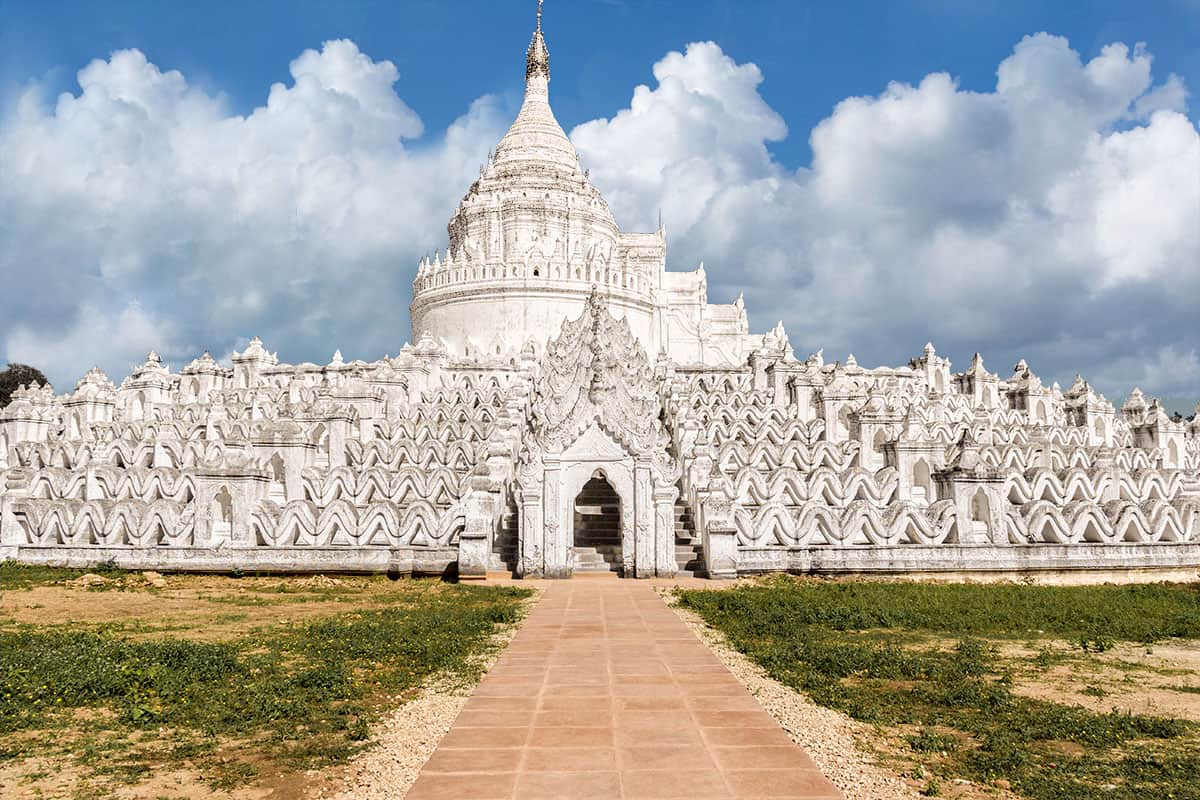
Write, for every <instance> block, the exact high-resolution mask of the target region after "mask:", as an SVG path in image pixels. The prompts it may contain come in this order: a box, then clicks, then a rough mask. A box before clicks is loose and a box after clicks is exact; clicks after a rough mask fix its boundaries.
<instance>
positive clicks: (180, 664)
mask: <svg viewBox="0 0 1200 800" xmlns="http://www.w3.org/2000/svg"><path fill="white" fill-rule="evenodd" d="M528 594H529V592H528V591H526V590H522V589H515V588H503V587H479V586H444V585H441V584H433V583H421V582H403V583H401V584H398V585H397V587H396V591H395V595H396V599H400V600H402V602H394V603H385V604H382V607H376V608H368V609H364V610H361V611H355V612H351V613H342V614H337V615H334V616H329V617H325V618H318V619H315V620H313V621H306V622H304V623H297V624H291V625H277V626H273V627H264V628H262V629H260V630H258V631H256V632H255V633H254V634H253V635H247V636H243V637H241V638H237V639H234V640H230V641H217V642H208V641H190V640H188V639H186V638H179V637H176V638H170V639H149V640H147V639H142V638H138V639H132V638H128V637H127V636H126V635H124V633H123V632H119V631H116V630H112V629H107V628H105V627H103V626H101V627H97V628H91V629H79V628H72V627H70V626H64V625H58V626H54V627H34V626H18V627H10V628H8V629H0V748H6V747H9V746H10V745H9V744H8V743H9V742H15V741H17V739H18V738H19V735H21V734H22V733H23V732H28V731H38V730H46V729H52V728H56V727H66V728H70V727H72V726H76V727H78V726H77V724H76V720H77V714H76V712H77V710H80V709H87V710H103V711H104V712H106V713H103V714H101V715H99V716H100V717H101V718H102V719H101V720H100V721H99V722H97V723H96V725H94V726H92V727H93V728H94V729H95V732H94V733H92V734H89V735H87V736H85V737H84V738H83V739H82V740H81V741H78V742H76V743H75V745H74V746H73V747H72V748H71V749H72V751H73V752H74V753H75V754H76V758H77V759H78V761H79V762H80V763H82V764H84V765H85V766H87V767H88V768H89V770H90V773H91V774H92V775H94V776H105V777H107V778H110V779H111V780H113V781H116V782H119V783H129V782H136V781H137V780H140V779H141V778H143V777H144V776H145V774H146V772H147V770H149V769H150V768H151V767H150V765H152V764H153V763H161V762H163V761H173V762H175V763H178V761H179V759H180V758H182V759H186V760H189V761H192V762H193V763H195V764H196V765H197V766H198V767H199V768H200V770H201V772H202V774H204V775H205V777H206V779H207V780H209V782H210V783H211V785H212V786H213V787H214V788H229V787H230V786H233V785H238V784H240V783H244V782H246V781H247V780H250V779H251V778H252V777H253V774H255V773H256V770H257V767H256V766H255V764H256V763H257V762H259V761H261V760H263V759H266V760H267V761H270V762H274V763H276V764H277V765H279V766H281V767H282V768H286V769H295V770H303V769H310V768H315V767H319V766H324V765H327V764H332V763H338V762H341V761H344V760H345V759H347V758H348V757H349V756H351V755H353V754H354V753H355V752H357V751H358V750H359V749H361V747H362V743H363V741H364V740H365V739H367V737H368V734H369V725H370V723H371V722H372V721H373V720H374V719H376V718H377V716H378V714H379V712H380V710H381V708H382V707H383V705H384V703H385V702H388V700H389V698H394V697H397V696H402V695H404V694H406V693H409V692H411V691H413V690H414V689H416V688H417V687H419V686H420V685H421V684H422V683H423V682H424V681H425V680H427V679H429V678H430V677H431V676H433V675H446V676H456V677H458V678H460V679H462V680H468V679H471V678H474V677H475V676H476V675H477V674H478V670H479V666H478V663H479V656H480V654H481V653H482V652H483V651H485V650H486V648H487V647H488V643H489V640H490V637H491V636H492V634H493V633H494V632H495V631H496V630H497V629H498V627H500V626H504V625H508V624H511V623H513V622H515V621H516V620H517V619H518V618H519V615H520V613H521V601H522V600H523V599H524V598H525V597H526V596H528ZM218 742H220V743H222V747H221V755H220V757H218V756H217V753H216V751H217V747H216V744H217V743H218ZM167 745H171V746H173V747H174V748H175V749H174V750H173V751H170V752H165V751H163V748H164V747H166V746H167Z"/></svg>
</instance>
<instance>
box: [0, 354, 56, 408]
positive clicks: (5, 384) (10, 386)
mask: <svg viewBox="0 0 1200 800" xmlns="http://www.w3.org/2000/svg"><path fill="white" fill-rule="evenodd" d="M49 382H50V381H48V380H46V376H45V375H43V374H42V371H41V370H40V369H38V368H36V367H31V366H28V365H26V364H13V363H11V362H10V363H9V365H8V369H6V370H3V371H0V408H4V407H5V406H6V405H8V402H9V400H10V399H12V394H13V392H15V391H16V390H17V389H18V388H20V387H22V386H28V385H29V384H31V383H36V384H38V385H39V386H44V385H45V384H47V383H49Z"/></svg>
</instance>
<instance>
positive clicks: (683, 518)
mask: <svg viewBox="0 0 1200 800" xmlns="http://www.w3.org/2000/svg"><path fill="white" fill-rule="evenodd" d="M675 560H676V561H677V562H678V563H679V575H680V576H681V577H694V578H704V577H707V576H708V570H707V569H706V568H705V566H704V547H703V545H701V543H700V537H699V536H697V535H696V521H695V520H694V519H693V518H692V510H691V509H690V508H688V505H687V503H686V502H685V501H684V500H683V498H682V497H681V498H679V499H678V500H676V501H675Z"/></svg>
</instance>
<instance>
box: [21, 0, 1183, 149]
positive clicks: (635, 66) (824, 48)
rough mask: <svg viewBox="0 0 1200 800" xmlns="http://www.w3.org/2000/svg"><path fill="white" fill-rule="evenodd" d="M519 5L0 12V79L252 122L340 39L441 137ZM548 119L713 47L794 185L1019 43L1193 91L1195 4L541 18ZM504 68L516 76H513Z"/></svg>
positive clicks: (211, 2) (838, 8)
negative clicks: (111, 60) (926, 88)
mask: <svg viewBox="0 0 1200 800" xmlns="http://www.w3.org/2000/svg"><path fill="white" fill-rule="evenodd" d="M532 8H533V3H531V2H529V1H528V0H418V1H416V2H414V1H412V0H408V1H405V0H395V1H393V0H370V1H369V2H362V1H361V0H358V1H356V0H338V2H324V0H295V2H266V1H264V0H254V1H253V2H245V1H244V0H243V1H241V2H230V1H229V0H206V2H183V1H182V0H168V1H167V2H162V1H160V0H120V1H115V0H91V1H90V2H86V3H85V2H81V0H0V18H2V19H3V20H4V25H3V27H0V75H2V76H3V77H4V79H5V81H6V82H8V83H10V84H11V83H12V82H17V83H23V82H25V81H27V80H29V79H32V78H43V77H49V78H50V81H49V85H51V86H53V87H55V88H56V89H58V90H61V91H68V90H72V89H75V88H76V86H75V71H76V70H77V69H78V68H79V67H80V66H82V65H83V64H85V63H87V62H88V61H90V60H91V59H93V58H98V57H103V56H106V55H107V54H108V53H110V52H111V51H113V50H118V49H121V48H139V49H141V50H142V51H143V52H145V53H146V55H147V56H148V57H149V58H150V60H151V61H152V62H154V63H155V64H157V65H158V66H160V67H162V68H164V69H178V70H180V71H182V72H183V73H184V74H185V75H187V76H188V78H189V81H190V82H192V83H194V84H199V85H202V86H207V87H208V88H210V89H211V90H213V91H221V92H225V93H227V94H228V95H229V97H230V99H231V100H232V104H233V107H234V108H235V109H237V110H239V111H241V112H243V113H244V112H247V111H249V110H251V109H252V108H253V107H254V106H256V105H258V104H260V103H261V102H262V100H263V96H264V93H265V89H266V87H267V86H269V85H270V84H271V83H274V82H276V81H283V80H287V78H288V71H287V65H288V62H289V61H290V60H291V59H293V58H295V56H296V54H297V53H299V52H300V51H302V50H304V49H305V48H309V47H319V46H320V44H321V43H322V42H324V41H326V40H328V39H337V38H348V39H351V40H353V41H355V42H357V43H358V45H359V47H360V48H361V49H362V50H363V52H365V53H367V54H369V55H370V56H371V57H372V58H374V59H376V60H380V59H387V60H389V61H391V62H392V63H394V64H395V65H396V66H397V68H398V69H399V72H400V84H399V86H400V88H399V93H400V94H401V95H402V96H403V97H404V98H405V100H406V101H407V102H408V104H409V105H410V106H412V107H413V108H414V109H415V110H416V111H417V112H418V113H420V114H421V116H422V117H423V118H424V120H425V121H426V124H427V126H428V127H429V128H430V129H437V130H440V129H442V128H444V127H445V126H446V125H448V124H449V123H450V122H451V121H452V120H453V119H455V118H456V117H457V116H458V115H459V114H461V113H462V110H463V109H464V108H465V107H466V106H467V104H468V103H470V102H471V101H472V100H474V99H475V98H476V97H478V96H479V95H481V94H485V93H500V94H506V95H508V96H509V97H511V98H512V99H513V101H514V102H517V101H519V96H520V91H521V88H522V83H521V79H522V72H521V69H520V66H521V64H520V58H521V55H522V53H521V52H520V49H519V44H520V43H521V42H523V41H524V40H525V39H526V38H527V37H528V35H529V27H530V18H531V17H532V13H533V12H532V10H531V9H532ZM546 14H547V27H548V29H549V31H550V32H551V36H552V39H551V43H552V55H553V58H554V69H555V73H554V75H555V86H554V89H555V111H556V113H557V114H558V116H559V120H560V121H561V122H562V124H563V126H564V127H565V128H567V129H568V130H569V129H570V128H572V127H573V126H574V125H576V124H578V123H580V122H584V121H586V120H590V119H592V118H594V117H596V116H598V115H601V114H608V113H611V111H612V110H613V109H616V108H620V107H621V106H622V105H623V104H624V103H626V102H627V100H628V96H629V91H630V88H631V87H633V86H635V85H637V84H639V83H645V82H646V81H647V80H648V79H649V68H650V65H651V64H653V63H654V62H655V61H656V60H657V59H658V58H660V57H661V56H662V54H663V53H665V52H667V51H669V50H677V49H680V48H682V47H683V46H684V45H686V44H687V43H689V42H695V41H706V40H710V39H711V40H714V41H716V42H718V43H719V44H720V45H721V47H722V49H723V50H724V51H725V52H726V53H728V54H729V55H730V56H732V57H733V58H734V59H735V60H737V61H739V62H744V61H753V62H754V63H756V64H758V66H759V67H760V68H761V69H762V71H763V73H764V74H765V75H766V82H765V84H764V85H763V87H762V94H763V96H764V97H765V98H766V99H767V100H768V101H769V102H770V104H771V105H772V106H773V107H774V108H775V109H776V110H777V111H778V112H779V113H780V114H781V115H782V116H783V117H784V118H785V119H786V120H787V122H788V125H789V127H790V128H791V129H792V135H791V136H789V137H788V138H787V140H785V141H784V142H781V143H778V144H776V145H774V146H773V147H772V150H773V151H774V152H775V153H776V154H777V155H778V156H779V158H780V159H781V161H783V163H785V164H788V165H790V166H792V167H800V166H803V165H805V164H807V163H808V160H809V158H810V156H811V151H810V150H809V147H808V140H807V136H806V135H805V134H806V132H807V131H808V130H810V129H811V128H812V127H813V126H814V125H816V124H817V123H818V122H819V121H820V120H821V119H823V118H824V117H825V116H827V115H828V114H829V112H830V110H831V109H832V108H833V107H834V105H835V104H836V103H837V102H838V101H839V100H841V99H843V98H845V97H849V96H853V95H863V94H877V93H878V92H880V91H882V89H883V88H884V87H885V86H886V85H887V83H888V82H889V81H909V82H915V81H919V80H920V79H921V77H922V76H924V75H926V74H928V73H930V72H937V71H947V72H949V73H951V74H952V75H955V76H956V77H958V78H959V79H960V80H961V84H962V86H963V88H966V89H974V90H988V89H990V88H991V87H992V86H993V85H994V84H995V79H996V65H997V64H998V63H999V62H1000V61H1001V60H1002V59H1003V58H1004V57H1005V56H1006V55H1008V53H1009V52H1010V51H1011V50H1012V46H1013V44H1014V43H1015V42H1017V41H1018V40H1019V39H1020V38H1021V37H1022V36H1024V35H1026V34H1029V33H1035V32H1038V31H1048V32H1050V33H1055V34H1058V35H1061V36H1065V37H1066V38H1067V39H1069V40H1070V42H1071V44H1072V46H1073V47H1074V48H1075V49H1076V50H1078V51H1079V52H1080V53H1081V55H1082V56H1083V57H1084V58H1085V59H1086V58H1090V57H1092V56H1094V55H1096V54H1097V53H1098V52H1099V51H1100V48H1101V47H1103V46H1104V45H1105V44H1108V43H1110V42H1114V41H1122V42H1128V43H1130V44H1133V43H1135V42H1146V43H1148V44H1149V45H1150V46H1151V49H1152V51H1153V53H1154V58H1155V70H1156V71H1157V72H1162V73H1164V74H1165V73H1167V72H1175V73H1177V74H1179V75H1180V76H1182V77H1183V78H1184V79H1185V80H1186V82H1187V84H1188V85H1189V86H1193V87H1194V86H1200V1H1198V0H1144V1H1137V0H1125V1H1124V2H1122V1H1120V0H1094V1H1089V0H1068V1H1065V2H1063V1H1060V0H911V1H910V2H882V1H880V2H802V1H801V0H747V1H746V2H728V0H726V1H723V2H722V1H714V0H641V1H639V0H549V3H548V6H547V11H546ZM514 61H515V62H516V66H515V67H514Z"/></svg>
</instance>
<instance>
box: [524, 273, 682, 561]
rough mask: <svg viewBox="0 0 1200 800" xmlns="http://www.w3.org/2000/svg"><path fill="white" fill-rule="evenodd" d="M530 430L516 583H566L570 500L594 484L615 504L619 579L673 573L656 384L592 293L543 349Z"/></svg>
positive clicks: (674, 472)
mask: <svg viewBox="0 0 1200 800" xmlns="http://www.w3.org/2000/svg"><path fill="white" fill-rule="evenodd" d="M529 431H530V435H529V436H527V438H526V443H525V446H524V449H523V451H522V453H521V464H520V469H519V479H518V484H519V498H518V499H519V502H520V522H519V525H518V553H519V558H518V566H517V572H518V573H519V574H520V575H528V576H539V577H548V578H565V577H569V576H570V575H571V573H572V572H573V571H574V569H575V563H576V560H575V547H576V538H575V529H574V526H575V509H576V498H578V497H579V495H580V493H581V492H582V491H583V489H584V487H585V486H586V485H587V484H588V483H589V481H592V480H593V479H594V478H595V477H596V476H597V475H600V476H602V477H603V479H604V481H605V482H607V484H608V486H610V487H611V488H612V491H613V493H614V494H615V495H616V499H617V501H618V502H617V506H618V507H619V509H620V514H619V522H618V541H619V543H620V548H619V550H620V568H621V572H622V574H623V575H625V576H626V577H634V576H636V577H640V578H641V577H652V576H655V575H659V576H670V575H674V574H675V572H676V570H677V569H678V564H677V562H676V560H675V529H674V512H673V510H674V505H675V499H676V497H677V496H678V489H677V488H676V481H677V480H678V479H679V469H678V467H677V465H676V463H675V460H674V459H673V458H672V457H671V454H670V452H669V450H668V445H669V441H670V440H669V437H668V436H667V434H666V431H665V430H664V429H663V424H662V407H661V404H660V400H659V397H658V391H657V389H656V382H655V380H654V375H653V372H652V370H651V368H650V363H649V360H648V359H647V358H646V353H645V351H644V350H643V349H642V346H641V344H639V342H638V341H637V339H636V338H634V336H633V334H632V333H631V331H630V329H629V325H628V324H627V323H626V322H625V320H624V319H617V318H616V317H614V316H613V315H612V314H611V313H609V310H608V305H607V303H606V301H605V298H604V297H603V296H602V295H601V294H600V292H599V290H594V291H593V292H592V294H591V296H590V297H589V298H588V302H587V305H586V307H585V310H584V313H583V315H582V316H581V317H579V318H578V319H576V320H573V321H569V322H565V323H563V327H562V332H561V333H560V334H559V336H558V338H557V339H555V340H553V341H551V342H550V343H549V345H548V346H547V348H546V353H545V355H544V356H543V358H542V361H541V365H540V368H539V370H538V374H537V377H536V379H535V381H534V385H533V397H532V400H531V403H530V420H529Z"/></svg>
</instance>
